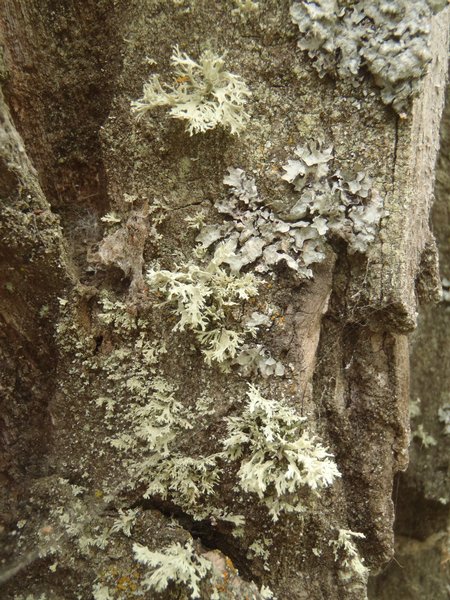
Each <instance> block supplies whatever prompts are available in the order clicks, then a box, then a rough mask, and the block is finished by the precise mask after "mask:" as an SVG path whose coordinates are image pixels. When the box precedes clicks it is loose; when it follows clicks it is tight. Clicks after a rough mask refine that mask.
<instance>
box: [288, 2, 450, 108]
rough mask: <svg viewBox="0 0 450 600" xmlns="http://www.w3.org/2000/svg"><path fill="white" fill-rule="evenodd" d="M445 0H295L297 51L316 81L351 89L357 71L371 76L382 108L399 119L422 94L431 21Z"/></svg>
mask: <svg viewBox="0 0 450 600" xmlns="http://www.w3.org/2000/svg"><path fill="white" fill-rule="evenodd" d="M446 4H447V2H446V0H389V1H387V0H360V1H357V2H351V3H350V2H343V1H338V0H298V1H295V2H293V3H292V5H291V16H292V19H293V21H294V23H296V24H297V25H298V27H299V30H300V32H301V36H300V38H299V42H298V45H299V47H300V48H301V49H302V50H305V51H307V52H308V54H309V56H310V57H311V58H312V59H313V61H314V62H313V64H314V66H315V68H316V69H317V71H318V72H319V75H321V76H323V75H325V74H326V73H332V74H337V75H339V77H342V78H352V79H353V80H354V81H355V83H356V82H357V81H358V79H359V77H360V75H361V68H362V67H365V68H367V69H368V70H369V71H370V73H372V75H373V77H374V79H375V83H376V84H377V85H378V86H379V87H380V88H381V97H382V100H383V102H384V103H385V104H392V105H393V107H394V109H395V110H396V111H398V112H400V113H402V112H403V111H404V110H405V109H406V108H407V106H408V104H409V101H410V99H411V98H412V97H414V96H415V95H416V94H417V92H418V90H419V89H420V81H421V79H422V78H423V76H424V74H425V70H426V67H427V65H428V63H429V62H430V61H431V52H430V47H429V38H430V21H431V17H432V15H433V13H436V12H438V11H439V10H441V9H443V8H444V6H446Z"/></svg>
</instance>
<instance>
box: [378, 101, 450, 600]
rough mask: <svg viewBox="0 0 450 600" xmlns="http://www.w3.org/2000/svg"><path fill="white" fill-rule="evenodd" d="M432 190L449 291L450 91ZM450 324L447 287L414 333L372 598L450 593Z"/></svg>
mask: <svg viewBox="0 0 450 600" xmlns="http://www.w3.org/2000/svg"><path fill="white" fill-rule="evenodd" d="M435 196H436V199H435V202H434V206H433V210H432V227H433V232H434V235H435V237H436V242H437V245H438V249H439V265H440V272H441V275H442V278H443V281H444V290H446V289H447V285H445V284H446V281H445V280H446V279H447V280H448V278H449V277H448V274H449V272H450V247H449V237H448V231H449V226H450V223H449V206H450V98H449V94H448V90H447V99H446V106H445V111H444V115H443V119H442V125H441V147H440V152H439V160H438V163H437V168H436V187H435ZM433 268H434V267H433ZM449 326H450V324H449V309H448V296H447V295H446V294H445V292H444V297H443V298H442V301H441V302H440V303H439V304H437V305H432V306H430V305H428V306H427V305H426V304H421V306H420V310H419V319H418V327H417V330H416V331H415V332H414V334H413V336H412V338H411V342H412V343H411V400H412V402H413V404H415V406H418V407H419V410H420V412H419V413H418V414H415V413H413V414H415V416H413V418H412V419H411V430H412V436H413V440H412V443H411V446H410V462H409V467H408V470H407V471H406V473H402V474H400V475H399V476H398V480H397V482H396V485H395V495H394V497H395V500H396V523H395V532H396V552H395V560H393V561H392V562H390V563H389V565H388V566H387V567H386V569H384V571H383V572H382V573H381V574H380V575H379V577H378V578H377V579H376V580H375V581H374V582H373V589H372V597H373V598H380V599H384V598H386V599H389V598H393V597H394V596H395V597H396V598H399V599H403V598H405V599H408V600H409V599H416V598H417V599H419V598H433V599H436V600H440V599H442V600H444V599H445V598H448V591H449V588H448V580H449V579H448V577H449V572H448V569H449V539H450V538H449V508H448V507H449V502H450V489H449V482H450V479H449V441H448V439H449V438H448V435H449V433H448V427H447V433H446V424H445V421H444V417H443V415H444V414H445V412H444V411H445V407H446V406H447V407H448V404H449V396H448V389H449V360H450V357H449V352H450V346H449V340H448V331H449ZM447 410H448V408H447ZM421 431H423V432H424V433H425V434H426V437H425V438H423V437H422V436H421V435H420V432H421ZM427 436H431V438H432V439H431V438H430V439H428V437H427Z"/></svg>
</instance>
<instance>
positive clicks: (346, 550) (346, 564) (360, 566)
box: [330, 529, 369, 581]
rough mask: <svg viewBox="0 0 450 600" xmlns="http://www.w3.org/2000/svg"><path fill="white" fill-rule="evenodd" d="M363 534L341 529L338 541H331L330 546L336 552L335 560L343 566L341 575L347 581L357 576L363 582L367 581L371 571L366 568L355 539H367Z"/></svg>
mask: <svg viewBox="0 0 450 600" xmlns="http://www.w3.org/2000/svg"><path fill="white" fill-rule="evenodd" d="M365 537H366V536H365V535H364V534H363V533H358V532H356V531H350V530H349V529H339V531H338V539H337V540H330V546H331V547H332V548H333V551H334V559H335V561H336V562H339V563H340V565H341V571H340V575H341V578H342V579H343V580H344V581H346V580H348V579H351V578H352V577H354V576H356V577H358V578H360V579H362V580H363V581H366V580H367V577H368V575H369V569H368V568H367V567H366V566H365V564H364V560H363V559H362V558H361V556H360V554H359V551H358V548H357V547H356V545H355V542H354V540H355V539H365Z"/></svg>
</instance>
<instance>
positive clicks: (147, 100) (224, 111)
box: [132, 46, 251, 135]
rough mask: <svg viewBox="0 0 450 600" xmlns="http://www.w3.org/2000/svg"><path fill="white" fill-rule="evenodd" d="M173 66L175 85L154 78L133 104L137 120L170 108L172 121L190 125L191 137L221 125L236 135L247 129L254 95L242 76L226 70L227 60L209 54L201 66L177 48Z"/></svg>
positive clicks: (205, 56) (203, 58)
mask: <svg viewBox="0 0 450 600" xmlns="http://www.w3.org/2000/svg"><path fill="white" fill-rule="evenodd" d="M171 63H172V66H173V67H174V83H173V84H172V85H166V86H165V87H163V86H162V85H161V82H160V79H159V75H153V76H152V77H151V78H150V80H149V81H148V83H146V84H145V85H144V95H143V97H142V98H140V99H139V100H137V101H135V102H132V110H133V112H134V113H135V114H136V115H137V116H142V115H143V114H145V113H146V112H148V111H150V110H153V109H154V108H156V107H158V106H168V107H170V111H169V114H170V116H171V117H172V118H174V119H182V120H184V121H187V125H186V130H187V131H188V132H189V133H190V134H191V135H192V134H194V133H202V132H205V131H208V130H209V129H214V128H215V127H217V126H218V125H222V126H223V127H227V128H229V129H230V131H231V133H233V134H235V133H236V134H238V133H239V132H240V131H241V130H242V129H243V128H244V127H245V125H246V124H247V122H248V120H249V115H248V114H247V113H246V112H245V110H244V106H245V104H246V102H247V99H248V97H249V96H250V95H251V92H250V90H249V89H248V87H247V85H246V84H245V83H244V81H243V80H242V79H241V78H240V77H239V76H238V75H234V74H233V73H230V72H229V71H226V70H225V69H224V60H223V57H221V56H218V55H216V54H214V53H213V52H211V51H209V50H207V51H205V52H203V54H202V55H201V56H200V60H199V62H198V63H197V62H195V61H194V60H192V59H191V58H190V57H189V56H188V55H187V54H185V53H183V52H180V50H179V49H178V47H177V46H175V48H174V50H173V54H172V57H171Z"/></svg>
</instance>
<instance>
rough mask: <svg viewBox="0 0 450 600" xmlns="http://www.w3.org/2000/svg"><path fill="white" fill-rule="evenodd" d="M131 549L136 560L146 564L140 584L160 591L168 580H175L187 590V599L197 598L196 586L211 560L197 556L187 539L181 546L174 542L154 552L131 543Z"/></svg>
mask: <svg viewBox="0 0 450 600" xmlns="http://www.w3.org/2000/svg"><path fill="white" fill-rule="evenodd" d="M133 552H134V556H135V559H136V560H137V561H138V562H139V563H141V564H142V565H145V566H147V567H149V572H148V573H147V574H145V575H144V577H143V578H142V580H141V585H142V586H143V587H144V588H145V589H147V590H153V591H155V592H163V591H164V590H166V589H167V587H168V586H169V584H170V582H175V583H177V584H182V585H186V586H187V587H188V588H189V589H190V590H191V598H199V597H200V587H199V586H200V584H201V582H202V581H203V580H204V579H205V578H206V577H207V576H208V574H209V573H210V572H211V569H212V564H211V562H210V561H209V560H207V559H206V558H203V557H202V556H200V555H199V554H198V553H197V552H196V551H195V550H194V547H193V545H192V542H190V541H189V542H186V544H185V545H184V546H182V545H181V544H179V543H176V544H172V545H171V546H168V547H167V548H164V549H163V550H162V551H155V552H152V551H151V550H149V549H148V548H147V547H146V546H142V545H140V544H134V545H133Z"/></svg>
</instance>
